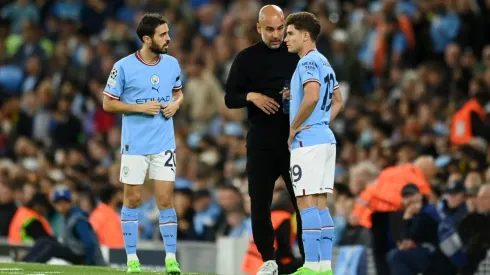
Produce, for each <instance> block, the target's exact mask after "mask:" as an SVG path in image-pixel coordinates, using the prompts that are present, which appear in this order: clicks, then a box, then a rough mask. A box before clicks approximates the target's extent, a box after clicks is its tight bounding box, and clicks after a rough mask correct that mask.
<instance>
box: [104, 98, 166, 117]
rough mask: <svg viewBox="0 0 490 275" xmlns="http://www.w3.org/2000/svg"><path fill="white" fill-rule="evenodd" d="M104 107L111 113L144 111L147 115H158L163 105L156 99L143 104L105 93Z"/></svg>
mask: <svg viewBox="0 0 490 275" xmlns="http://www.w3.org/2000/svg"><path fill="white" fill-rule="evenodd" d="M102 108H103V109H104V111H106V112H109V113H120V114H128V113H142V114H147V115H156V114H158V113H159V112H160V109H161V105H160V103H158V102H156V101H149V102H146V103H143V104H129V103H125V102H122V101H120V100H119V99H115V98H112V97H109V96H107V95H106V94H104V99H103V101H102Z"/></svg>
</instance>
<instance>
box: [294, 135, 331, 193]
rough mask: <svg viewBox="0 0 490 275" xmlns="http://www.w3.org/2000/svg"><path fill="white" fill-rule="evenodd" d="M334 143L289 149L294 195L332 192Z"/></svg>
mask: <svg viewBox="0 0 490 275" xmlns="http://www.w3.org/2000/svg"><path fill="white" fill-rule="evenodd" d="M336 150H337V147H336V144H318V145H313V146H308V147H300V148H296V149H294V150H292V151H291V168H290V173H291V181H292V182H293V189H294V194H295V195H296V197H300V196H306V195H314V194H324V193H333V184H334V179H335V155H336Z"/></svg>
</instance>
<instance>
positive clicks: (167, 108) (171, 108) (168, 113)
mask: <svg viewBox="0 0 490 275" xmlns="http://www.w3.org/2000/svg"><path fill="white" fill-rule="evenodd" d="M179 107H180V105H179V104H178V103H177V102H172V103H169V104H165V105H163V104H162V113H163V115H164V116H165V117H166V118H171V117H173V116H174V115H175V113H176V112H177V110H178V109H179Z"/></svg>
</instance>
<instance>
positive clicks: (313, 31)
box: [286, 12, 321, 41]
mask: <svg viewBox="0 0 490 275" xmlns="http://www.w3.org/2000/svg"><path fill="white" fill-rule="evenodd" d="M289 25H293V26H294V28H295V29H297V30H299V31H307V32H308V33H309V34H310V37H311V40H313V41H316V39H317V38H318V35H319V34H320V29H321V27H320V21H318V19H316V17H315V15H314V14H313V13H309V12H297V13H293V14H290V15H289V16H288V17H287V18H286V26H289Z"/></svg>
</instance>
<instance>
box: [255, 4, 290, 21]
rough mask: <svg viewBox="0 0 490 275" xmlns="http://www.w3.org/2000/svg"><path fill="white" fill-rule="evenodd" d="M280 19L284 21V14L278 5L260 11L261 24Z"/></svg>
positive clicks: (264, 7) (265, 7)
mask: <svg viewBox="0 0 490 275" xmlns="http://www.w3.org/2000/svg"><path fill="white" fill-rule="evenodd" d="M273 17H278V18H279V19H282V21H284V13H283V12H282V10H281V8H279V7H278V6H276V5H265V6H263V7H262V8H261V9H260V11H259V23H260V22H263V21H267V20H270V19H272V18H273Z"/></svg>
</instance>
